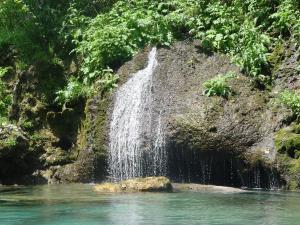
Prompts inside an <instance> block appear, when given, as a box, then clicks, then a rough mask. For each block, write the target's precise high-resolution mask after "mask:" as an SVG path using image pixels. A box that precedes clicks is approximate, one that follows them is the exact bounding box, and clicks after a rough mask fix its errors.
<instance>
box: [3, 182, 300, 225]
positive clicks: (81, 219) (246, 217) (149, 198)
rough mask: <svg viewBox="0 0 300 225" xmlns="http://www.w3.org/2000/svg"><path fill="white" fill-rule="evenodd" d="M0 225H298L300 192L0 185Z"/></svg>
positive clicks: (299, 222) (299, 220)
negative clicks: (139, 190)
mask: <svg viewBox="0 0 300 225" xmlns="http://www.w3.org/2000/svg"><path fill="white" fill-rule="evenodd" d="M0 224H1V225H7V224H14V225H18V224H22V225H26V224H30V225H33V224H63V225H67V224H68V225H71V224H72V225H73V224H80V225H86V224H105V225H108V224H122V225H123V224H130V225H134V224H170V225H171V224H172V225H174V224H201V225H217V224H222V225H227V224H228V225H229V224H236V225H248V224H249V225H250V224H251V225H254V224H264V225H277V224H278V225H284V224H289V225H297V224H300V193H290V192H245V193H231V194H229V193H210V192H180V193H134V194H133V193H131V194H128V193H127V194H101V193H96V192H94V191H93V185H78V184H76V185H45V186H33V187H29V186H25V187H0Z"/></svg>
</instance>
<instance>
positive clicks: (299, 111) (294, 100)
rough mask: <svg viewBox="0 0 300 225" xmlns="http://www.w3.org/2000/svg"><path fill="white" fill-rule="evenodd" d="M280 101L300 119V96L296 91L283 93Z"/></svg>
mask: <svg viewBox="0 0 300 225" xmlns="http://www.w3.org/2000/svg"><path fill="white" fill-rule="evenodd" d="M279 100H280V101H281V103H283V104H284V105H285V106H286V107H287V108H289V109H291V110H292V111H293V113H294V114H295V115H296V116H297V117H298V118H299V117H300V95H299V94H298V93H296V92H295V91H288V90H286V91H283V92H282V93H281V94H280V95H279Z"/></svg>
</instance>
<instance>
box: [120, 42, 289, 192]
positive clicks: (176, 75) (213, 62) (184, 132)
mask: <svg viewBox="0 0 300 225" xmlns="http://www.w3.org/2000/svg"><path fill="white" fill-rule="evenodd" d="M143 54H145V53H142V54H141V55H143ZM141 58H142V57H136V58H134V59H133V60H132V61H131V62H130V63H127V64H125V65H124V66H123V67H121V69H120V70H119V75H120V76H121V77H127V76H128V74H130V72H131V73H132V72H133V71H134V68H136V66H134V65H137V64H143V63H141V61H143V60H141ZM157 60H158V63H159V65H158V66H157V69H156V71H155V74H154V77H153V80H152V82H153V88H152V95H153V99H154V100H153V102H152V104H153V109H154V112H153V113H154V114H156V116H153V117H161V118H162V122H163V123H164V127H165V130H164V135H165V138H166V140H167V146H166V148H167V152H168V162H167V164H168V168H169V174H168V176H170V177H171V178H172V179H173V180H176V181H194V182H201V183H213V184H218V185H222V184H223V185H230V186H251V185H252V186H254V187H261V186H264V187H269V186H271V185H276V184H274V183H277V179H276V178H277V175H276V172H274V173H273V169H272V166H271V165H272V162H273V161H274V159H275V155H276V151H275V146H274V141H273V132H274V131H275V130H277V129H279V127H281V126H282V125H283V123H284V122H285V118H286V116H287V115H290V114H289V113H288V112H286V111H285V110H284V109H282V108H280V107H279V108H276V110H275V109H274V106H273V105H274V104H273V103H272V101H273V100H272V96H270V94H269V92H268V91H264V90H259V89H257V88H255V87H254V86H253V85H252V83H251V81H250V79H249V78H247V77H245V76H243V75H242V74H241V73H240V71H239V68H237V67H236V66H234V65H233V64H231V63H230V59H229V58H227V57H226V56H223V55H218V54H214V53H209V52H205V51H204V50H203V49H201V47H200V46H199V45H198V44H197V43H196V42H188V41H187V42H178V43H175V44H174V46H172V48H170V49H167V48H160V49H158V54H157ZM128 71H129V72H128ZM227 72H233V73H235V74H236V75H237V77H236V78H235V79H232V80H231V81H229V85H230V86H231V88H232V89H233V91H234V95H232V96H229V98H228V99H224V98H222V97H207V96H205V95H203V91H204V89H203V86H202V85H203V83H204V82H205V81H207V80H209V79H211V78H213V77H215V76H216V75H218V74H225V73H227ZM153 127H155V125H154V126H153ZM153 132H155V130H153ZM224 171H225V172H224ZM224 173H225V174H224ZM241 177H242V178H241ZM262 183H264V184H262Z"/></svg>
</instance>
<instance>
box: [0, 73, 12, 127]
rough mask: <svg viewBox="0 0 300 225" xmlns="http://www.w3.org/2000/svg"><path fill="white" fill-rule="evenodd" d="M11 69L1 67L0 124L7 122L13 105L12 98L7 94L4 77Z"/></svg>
mask: <svg viewBox="0 0 300 225" xmlns="http://www.w3.org/2000/svg"><path fill="white" fill-rule="evenodd" d="M8 70H9V68H3V67H0V124H2V123H4V122H6V121H7V116H8V111H9V106H10V105H11V103H12V96H11V94H9V93H8V92H7V88H6V85H5V82H3V81H2V79H3V77H4V76H5V75H6V73H7V72H8Z"/></svg>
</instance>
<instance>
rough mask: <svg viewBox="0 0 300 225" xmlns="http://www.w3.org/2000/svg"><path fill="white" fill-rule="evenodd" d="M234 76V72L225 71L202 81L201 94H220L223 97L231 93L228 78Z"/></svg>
mask: <svg viewBox="0 0 300 225" xmlns="http://www.w3.org/2000/svg"><path fill="white" fill-rule="evenodd" d="M234 76H235V74H234V73H231V72H229V73H227V74H224V75H221V74H219V75H217V76H216V77H214V78H212V79H210V80H208V81H206V82H205V83H203V87H204V88H205V90H204V92H203V94H205V95H206V96H208V97H210V96H222V97H224V98H226V97H228V96H229V95H230V94H232V90H231V87H230V86H229V85H228V80H229V79H232V78H233V77H234Z"/></svg>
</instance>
